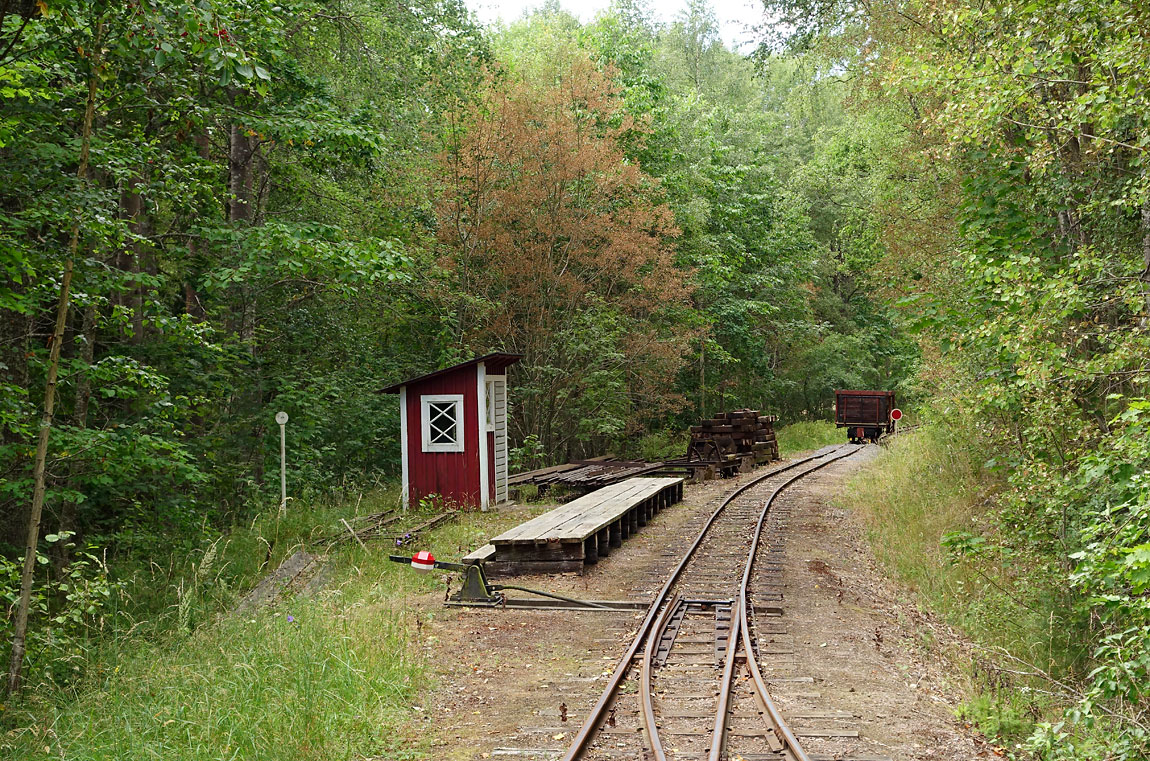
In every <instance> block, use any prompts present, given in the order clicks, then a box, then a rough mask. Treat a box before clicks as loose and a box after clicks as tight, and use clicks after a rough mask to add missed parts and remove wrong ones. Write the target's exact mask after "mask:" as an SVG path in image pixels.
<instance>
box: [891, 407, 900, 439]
mask: <svg viewBox="0 0 1150 761" xmlns="http://www.w3.org/2000/svg"><path fill="white" fill-rule="evenodd" d="M890 419H891V420H893V421H894V433H895V435H896V436H897V435H898V421H900V420H902V410H900V409H899V408H898V407H895V408H894V409H893V410H891V411H890Z"/></svg>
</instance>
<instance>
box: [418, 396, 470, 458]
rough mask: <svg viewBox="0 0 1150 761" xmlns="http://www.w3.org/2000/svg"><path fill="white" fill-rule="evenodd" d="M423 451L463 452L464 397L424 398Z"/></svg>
mask: <svg viewBox="0 0 1150 761" xmlns="http://www.w3.org/2000/svg"><path fill="white" fill-rule="evenodd" d="M423 451H425V452H462V451H463V397H462V396H456V395H444V396H432V397H429V396H425V397H423Z"/></svg>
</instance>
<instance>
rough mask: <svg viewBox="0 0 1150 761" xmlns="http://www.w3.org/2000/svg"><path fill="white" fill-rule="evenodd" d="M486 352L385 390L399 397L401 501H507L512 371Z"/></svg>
mask: <svg viewBox="0 0 1150 761" xmlns="http://www.w3.org/2000/svg"><path fill="white" fill-rule="evenodd" d="M520 359H522V356H520V355H518V354H488V355H486V356H483V357H477V358H476V359H473V360H471V361H469V362H464V363H462V364H459V365H455V366H453V367H448V368H444V369H443V370H436V371H435V372H433V373H428V374H427V375H422V376H420V377H418V378H412V379H411V380H407V381H403V382H402V383H397V384H395V385H394V386H388V387H387V388H385V389H383V391H384V393H388V394H399V428H400V431H399V438H400V451H401V452H402V457H403V504H404V507H406V506H407V505H409V504H411V503H413V502H418V501H419V500H421V499H423V498H424V497H428V496H431V495H438V496H440V497H442V498H444V499H446V500H450V501H452V502H454V503H456V504H458V505H466V506H472V507H474V506H478V507H480V508H481V509H483V510H486V509H487V507H488V505H491V504H498V503H500V502H504V501H506V500H507V374H506V373H507V368H508V367H510V366H511V365H513V364H515V363H516V362H518V361H519V360H520Z"/></svg>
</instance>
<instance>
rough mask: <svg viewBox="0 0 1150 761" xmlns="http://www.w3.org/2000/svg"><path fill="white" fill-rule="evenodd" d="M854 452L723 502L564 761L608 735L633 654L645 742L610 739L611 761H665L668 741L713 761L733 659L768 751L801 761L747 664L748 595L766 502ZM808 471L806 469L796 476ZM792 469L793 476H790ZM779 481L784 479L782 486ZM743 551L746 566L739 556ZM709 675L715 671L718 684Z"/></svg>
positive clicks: (779, 471)
mask: <svg viewBox="0 0 1150 761" xmlns="http://www.w3.org/2000/svg"><path fill="white" fill-rule="evenodd" d="M859 449H861V447H859V446H856V445H850V444H847V445H842V446H839V447H835V448H833V449H830V450H829V451H824V452H822V453H816V454H815V455H812V456H810V457H806V458H803V459H800V460H797V461H795V462H792V463H788V464H787V465H784V466H782V467H779V468H775V469H773V470H771V471H769V472H767V473H764V474H763V475H761V476H759V477H757V478H755V479H754V480H752V481H750V482H748V483H746V484H744V485H743V486H741V487H739V488H738V489H736V490H735V491H733V492H732V493H731V494H730V495H728V496H727V497H726V498H725V499H724V500H723V502H722V503H721V504H720V505H719V507H718V508H716V510H715V511H714V512H713V513H712V514H711V516H710V517H709V518H708V519H707V521H706V523H705V524H704V525H703V527H702V529H701V530H700V532H699V534H698V536H697V537H696V538H695V540H694V542H693V543H692V544H691V546H690V547H689V548H688V549H687V551H686V552H685V553H684V555H683V556H682V558H681V559H680V560H679V562H678V564H677V565H676V567H675V568H674V569H673V570H672V572H671V573H670V575H669V576H668V578H667V580H666V582H665V583H664V584H663V587H662V588H661V589H660V591H659V593H658V594H657V595H656V596H655V599H654V600H653V602H652V603H651V606H650V607H649V608H648V611H647V614H646V616H645V617H644V619H643V622H642V624H640V626H639V628H638V630H637V631H636V633H635V636H634V639H633V640H632V642H631V644H630V646H629V647H628V648H627V650H626V652H625V654H624V655H623V657H622V659H620V661H619V663H618V665H617V666H616V667H615V670H614V672H613V673H612V674H611V676H610V677H609V679H608V681H607V685H606V687H605V689H604V690H603V692H602V694H601V695H600V697H599V700H598V701H597V702H596V704H595V706H594V708H592V709H591V711H590V713H589V714H588V716H587V719H586V720H585V722H584V723H583V725H582V727H581V728H580V730H579V732H578V733H577V734H576V735H575V737H574V738H573V740H572V744H571V746H570V747H569V748H568V750H567V752H566V754H565V755H564V756H563V761H577V760H578V759H585V758H588V753H589V751H590V750H591V749H592V747H593V745H594V744H595V742H596V739H597V737H598V736H599V735H600V734H602V733H603V732H604V731H608V730H606V727H614V725H615V707H616V705H617V703H618V702H619V700H620V698H621V697H622V695H621V693H620V690H621V687H622V686H623V684H624V682H625V680H627V679H628V677H629V676H630V675H631V674H632V672H633V662H634V660H635V658H636V656H638V655H639V654H640V650H641V651H642V655H641V662H640V668H639V679H638V682H639V684H638V685H637V686H638V690H637V692H638V695H637V697H638V699H639V706H638V709H639V710H638V713H639V715H640V717H641V719H642V735H643V738H642V739H643V740H645V742H643V743H639V742H638V738H636V737H635V736H634V735H635V733H631V734H630V735H625V734H619V735H616V736H615V737H614V738H613V739H614V745H613V746H611V748H610V755H615V756H618V755H630V754H633V755H630V757H633V758H652V757H653V758H654V759H655V761H664V760H665V759H666V758H667V754H666V749H665V745H664V737H663V735H664V734H668V733H670V734H669V736H671V737H673V738H674V742H675V743H676V745H678V746H679V747H675V748H674V751H675V752H676V754H677V755H678V754H680V753H682V752H684V751H683V748H684V746H685V747H686V748H687V750H686V752H687V753H691V752H694V753H695V755H696V756H703V755H705V757H706V758H707V759H708V761H719V760H720V759H721V758H722V757H723V754H724V750H725V743H726V741H727V735H728V731H727V722H728V717H729V715H730V710H731V696H732V691H733V686H734V685H735V682H736V675H737V673H738V672H739V669H738V662H739V657H738V656H739V653H740V651H741V652H742V654H743V660H744V661H745V664H746V667H747V671H748V672H749V676H750V679H751V683H752V685H753V686H752V687H751V688H750V689H751V691H752V692H753V693H754V694H755V698H756V700H758V701H759V705H760V706H761V708H762V713H763V716H764V719H765V720H766V721H767V723H768V725H770V726H769V729H772V730H773V731H774V736H775V737H777V738H778V742H777V743H775V742H772V747H775V745H778V750H780V751H782V757H783V758H790V759H793V760H794V761H809V759H808V756H807V755H806V754H805V752H804V751H803V750H802V747H801V745H800V744H799V742H798V740H797V738H796V737H795V736H794V734H793V733H792V732H791V731H790V729H789V728H787V726H786V722H785V721H784V720H783V717H782V716H781V715H780V713H779V711H778V710H777V708H776V707H775V705H774V703H773V702H772V701H771V699H770V696H769V695H768V693H767V689H766V683H765V681H764V679H763V677H762V674H761V672H760V670H759V666H758V663H757V658H756V656H755V645H754V642H755V640H754V637H753V619H752V612H753V602H752V600H751V599H750V594H749V590H748V586H749V582H750V578H751V573H752V570H753V568H754V565H755V558H756V554H757V553H758V550H759V546H760V539H761V537H762V531H763V524H764V521H765V520H766V517H767V515H768V513H769V512H770V508H771V504H772V503H773V502H774V500H775V498H776V497H778V495H779V494H781V493H782V492H783V491H784V490H785V489H786V488H788V487H789V486H791V485H792V484H794V483H795V482H797V481H799V480H800V479H802V478H804V477H805V476H807V475H808V474H810V473H812V472H814V471H817V470H819V469H821V468H823V467H826V466H827V465H830V464H832V463H834V462H837V461H838V460H841V459H844V458H846V457H849V456H850V455H852V454H854V453H855V452H857V451H859ZM808 463H813V465H812V466H811V467H806V468H804V467H803V466H805V465H807V464H808ZM796 469H798V470H797V472H794V473H792V471H796ZM784 474H790V475H787V476H786V477H783V476H784ZM764 488H765V489H770V491H769V493H768V495H767V496H766V497H765V499H763V498H762V496H761V495H759V494H758V492H760V491H761V490H762V489H764ZM760 500H761V501H760ZM756 513H757V516H756ZM756 518H757V520H756ZM752 524H753V525H754V529H753V531H750V532H749V533H748V531H749V527H750V526H751V525H752ZM732 548H734V549H733V550H732ZM743 548H745V549H746V554H745V557H743V555H742V552H740V550H742V549H743ZM737 560H741V563H737V562H736V561H737ZM740 567H741V569H742V574H741V575H740V574H739V573H738V569H739V568H740ZM712 616H713V621H711V617H712ZM701 619H705V620H703V621H701ZM710 626H713V645H712V646H713V659H704V660H699V658H698V657H697V656H699V655H708V654H711V653H712V651H711V650H710V649H704V650H700V649H699V648H698V647H692V645H699V644H705V643H706V642H707V641H708V636H707V635H709V634H711V632H712V630H711V629H710ZM716 666H719V667H721V669H722V671H721V675H720V676H719V677H718V678H717V679H716V678H715V676H714V673H715V668H714V667H716ZM699 667H703V668H702V669H700V668H699ZM656 693H658V694H660V696H661V698H660V703H662V704H663V705H662V709H661V711H660V710H659V709H657V708H656V705H655V700H654V696H655V694H656ZM716 693H717V699H716ZM627 697H628V699H629V698H630V696H629V695H628V696H627ZM707 704H709V706H708V705H707ZM708 715H709V716H710V719H709V728H708V729H707V730H705V731H699V730H697V729H692V728H690V725H688V726H687V727H686V728H684V727H681V726H679V724H681V722H682V720H687V721H688V722H694V723H695V724H696V725H697V723H698V721H699V720H701V719H705V718H706V717H707V716H708ZM708 735H709V741H708V740H707V736H708ZM696 746H698V747H696ZM604 750H606V748H604Z"/></svg>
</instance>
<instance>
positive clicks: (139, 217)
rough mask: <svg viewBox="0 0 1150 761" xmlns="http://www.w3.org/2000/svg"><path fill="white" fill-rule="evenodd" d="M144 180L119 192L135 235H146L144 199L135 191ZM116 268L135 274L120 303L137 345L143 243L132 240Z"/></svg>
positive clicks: (141, 335)
mask: <svg viewBox="0 0 1150 761" xmlns="http://www.w3.org/2000/svg"><path fill="white" fill-rule="evenodd" d="M141 182H142V180H141V179H140V178H139V177H133V178H132V179H131V180H129V181H128V184H127V186H126V187H125V188H124V189H123V190H121V191H120V209H121V212H122V214H123V218H124V219H126V220H128V229H129V230H130V231H131V233H132V235H135V236H139V235H143V231H144V227H143V213H144V198H143V196H141V195H140V194H139V193H137V192H136V188H137V187H138V186H139V185H140V183H141ZM118 259H119V261H117V262H116V267H117V269H119V270H120V271H121V272H128V273H130V274H131V275H132V285H131V288H130V289H129V291H128V293H127V294H126V295H125V296H124V298H123V300H122V301H121V303H122V304H123V305H124V306H126V307H128V309H129V310H130V312H131V315H132V317H131V320H132V343H134V344H138V343H140V342H141V341H142V340H143V339H144V289H143V286H142V285H141V284H140V282H139V277H140V242H139V241H138V240H134V241H132V243H131V244H130V245H128V246H125V247H124V250H123V251H121V252H120V256H119V257H118Z"/></svg>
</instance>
